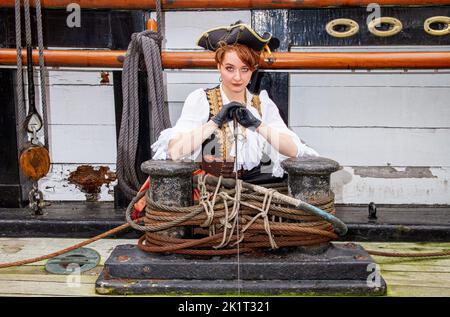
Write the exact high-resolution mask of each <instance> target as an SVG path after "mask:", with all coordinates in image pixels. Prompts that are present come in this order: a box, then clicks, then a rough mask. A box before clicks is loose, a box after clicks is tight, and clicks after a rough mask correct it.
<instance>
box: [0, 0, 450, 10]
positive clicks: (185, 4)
mask: <svg viewBox="0 0 450 317" xmlns="http://www.w3.org/2000/svg"><path fill="white" fill-rule="evenodd" d="M14 2H15V0H3V1H1V3H0V8H1V7H9V8H11V7H14ZM373 2H375V3H377V4H379V5H380V6H393V5H396V6H441V5H448V4H450V0H377V1H373V0H302V1H298V0H284V1H279V0H278V1H277V0H161V5H162V8H163V10H187V9H206V10H207V9H290V8H292V9H298V8H323V7H348V6H354V7H355V6H367V5H368V4H369V3H373ZM30 3H31V4H32V5H33V6H34V0H30ZM71 3H77V4H79V5H80V7H81V8H82V9H120V10H125V9H128V10H148V9H154V8H155V0H41V6H42V7H43V8H49V9H65V8H66V7H67V5H69V4H71Z"/></svg>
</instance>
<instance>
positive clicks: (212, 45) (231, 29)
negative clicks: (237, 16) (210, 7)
mask: <svg viewBox="0 0 450 317" xmlns="http://www.w3.org/2000/svg"><path fill="white" fill-rule="evenodd" d="M223 43H225V44H228V45H233V44H237V43H239V44H243V45H246V46H248V47H250V48H251V49H253V50H255V51H261V50H262V49H263V48H264V47H265V46H266V45H267V46H268V47H269V49H270V50H275V49H277V48H278V47H279V46H280V41H279V40H278V39H277V38H274V37H273V36H272V34H271V33H269V32H265V33H264V34H263V35H262V36H261V35H259V34H258V33H256V32H255V30H253V29H252V28H251V27H250V26H249V25H247V24H245V23H242V22H241V21H238V22H236V23H234V24H231V25H229V26H221V27H217V28H214V29H211V30H208V31H206V32H203V34H202V35H200V37H199V39H198V40H197V45H198V46H201V47H203V48H205V49H207V50H211V51H215V50H216V49H218V48H219V47H220V45H221V44H223Z"/></svg>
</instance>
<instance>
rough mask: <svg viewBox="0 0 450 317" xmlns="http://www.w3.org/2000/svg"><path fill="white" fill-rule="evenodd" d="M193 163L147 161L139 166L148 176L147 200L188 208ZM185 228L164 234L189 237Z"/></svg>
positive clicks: (190, 196)
mask: <svg viewBox="0 0 450 317" xmlns="http://www.w3.org/2000/svg"><path fill="white" fill-rule="evenodd" d="M197 168H198V167H197V164H196V163H194V162H182V161H170V160H167V161H163V160H149V161H145V162H143V163H142V164H141V170H142V171H143V172H144V173H146V174H147V175H149V176H150V188H149V192H148V194H147V199H151V200H153V201H156V202H158V203H161V204H164V205H169V206H177V207H188V206H192V205H193V200H192V172H193V171H195V170H196V169H197ZM189 231H190V230H187V228H186V227H175V228H174V229H169V230H166V231H165V232H166V233H167V234H168V235H170V236H172V237H176V238H183V237H185V236H186V235H189Z"/></svg>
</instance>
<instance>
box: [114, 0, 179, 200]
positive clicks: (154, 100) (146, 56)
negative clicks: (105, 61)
mask: <svg viewBox="0 0 450 317" xmlns="http://www.w3.org/2000/svg"><path fill="white" fill-rule="evenodd" d="M156 8H157V16H158V21H157V25H158V30H157V32H153V31H143V32H140V33H134V34H133V35H132V36H131V42H130V44H129V46H128V50H127V54H126V56H125V61H124V64H123V73H122V92H123V110H122V122H121V126H120V132H119V140H118V153H117V177H118V179H119V186H120V188H121V189H122V191H123V192H124V193H125V195H126V196H127V197H128V198H132V197H134V196H136V194H137V192H138V189H139V187H140V181H139V179H138V175H137V171H136V158H137V147H138V141H139V92H138V80H139V78H138V75H139V74H138V72H139V68H140V66H141V68H144V66H145V70H146V71H147V91H148V95H149V104H148V106H149V113H151V116H150V117H151V120H150V122H149V126H150V127H154V129H153V130H154V131H153V134H152V133H150V140H151V141H152V140H153V139H154V137H155V136H157V135H159V133H161V131H162V130H164V129H167V128H170V127H171V124H170V117H169V109H168V107H166V106H165V103H164V81H163V74H162V71H163V69H162V63H161V43H162V35H161V4H160V1H157V6H156ZM142 56H143V59H142Z"/></svg>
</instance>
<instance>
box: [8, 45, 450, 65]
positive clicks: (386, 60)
mask: <svg viewBox="0 0 450 317" xmlns="http://www.w3.org/2000/svg"><path fill="white" fill-rule="evenodd" d="M125 54H126V52H125V51H103V50H45V51H44V58H45V64H46V65H47V66H68V67H98V68H121V67H122V65H123V59H124V55H125ZM213 54H214V53H212V52H163V53H162V63H163V67H164V68H166V69H183V68H186V69H189V68H215V67H216V65H215V62H214V55H213ZM272 57H273V60H274V61H273V63H272V64H268V63H267V62H266V61H265V60H264V57H263V56H262V57H261V68H265V69H354V68H361V69H375V68H450V52H347V53H336V52H313V53H305V52H286V53H284V52H283V53H273V55H272ZM22 61H23V63H24V64H26V51H25V50H22ZM15 64H16V50H15V49H0V65H15ZM33 64H35V65H37V64H38V51H37V50H33Z"/></svg>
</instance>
